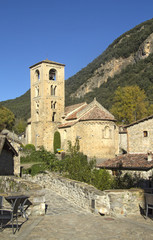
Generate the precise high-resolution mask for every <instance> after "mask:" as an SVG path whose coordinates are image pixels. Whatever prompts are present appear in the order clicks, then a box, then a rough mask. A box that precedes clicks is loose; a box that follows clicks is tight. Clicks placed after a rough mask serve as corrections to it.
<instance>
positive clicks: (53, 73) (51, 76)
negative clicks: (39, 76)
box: [49, 69, 56, 81]
mask: <svg viewBox="0 0 153 240" xmlns="http://www.w3.org/2000/svg"><path fill="white" fill-rule="evenodd" d="M49 80H53V81H55V80H56V70H55V69H50V70H49Z"/></svg>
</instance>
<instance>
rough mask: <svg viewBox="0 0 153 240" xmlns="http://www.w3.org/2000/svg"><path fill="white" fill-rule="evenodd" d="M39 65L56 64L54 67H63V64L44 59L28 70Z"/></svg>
mask: <svg viewBox="0 0 153 240" xmlns="http://www.w3.org/2000/svg"><path fill="white" fill-rule="evenodd" d="M41 63H49V64H56V65H60V66H65V64H62V63H57V62H53V61H50V60H48V59H45V60H43V61H41V62H38V63H35V64H34V65H32V66H30V67H29V68H33V67H35V66H37V65H39V64H41Z"/></svg>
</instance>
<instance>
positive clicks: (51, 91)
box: [50, 85, 54, 96]
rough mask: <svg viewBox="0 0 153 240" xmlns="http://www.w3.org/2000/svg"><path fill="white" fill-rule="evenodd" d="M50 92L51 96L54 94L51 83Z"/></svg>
mask: <svg viewBox="0 0 153 240" xmlns="http://www.w3.org/2000/svg"><path fill="white" fill-rule="evenodd" d="M50 94H51V96H54V87H53V85H51V87H50Z"/></svg>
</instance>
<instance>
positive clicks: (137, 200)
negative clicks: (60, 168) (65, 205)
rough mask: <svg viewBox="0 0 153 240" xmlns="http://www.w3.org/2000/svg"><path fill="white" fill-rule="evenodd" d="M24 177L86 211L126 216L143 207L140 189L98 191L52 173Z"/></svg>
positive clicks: (138, 211) (136, 213) (138, 212)
mask: <svg viewBox="0 0 153 240" xmlns="http://www.w3.org/2000/svg"><path fill="white" fill-rule="evenodd" d="M25 177H26V178H27V179H28V180H31V181H33V182H37V183H39V184H40V185H41V186H42V187H44V188H47V189H52V190H54V191H56V192H57V193H58V194H60V195H62V196H63V197H64V198H66V199H68V201H71V202H73V203H74V204H77V205H78V206H80V207H82V208H84V209H86V210H87V211H92V212H96V213H98V212H99V213H101V214H106V215H112V216H127V215H132V214H135V215H138V214H140V206H141V207H142V208H144V192H143V190H141V189H130V190H107V191H100V190H98V189H96V188H94V187H93V186H91V185H88V184H86V183H81V182H78V181H74V180H70V179H66V178H64V177H61V176H59V175H57V174H53V173H48V174H44V175H43V174H40V175H37V176H35V177H31V176H27V175H26V176H25Z"/></svg>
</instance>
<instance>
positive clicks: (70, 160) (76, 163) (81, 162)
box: [63, 139, 96, 183]
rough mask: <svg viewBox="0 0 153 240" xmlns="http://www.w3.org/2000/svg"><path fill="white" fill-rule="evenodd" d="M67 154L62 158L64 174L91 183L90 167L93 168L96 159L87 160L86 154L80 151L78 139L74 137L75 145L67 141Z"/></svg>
mask: <svg viewBox="0 0 153 240" xmlns="http://www.w3.org/2000/svg"><path fill="white" fill-rule="evenodd" d="M68 145H69V148H68V153H69V154H68V155H67V156H66V157H65V159H64V162H65V164H64V169H63V170H64V171H65V172H66V174H65V176H66V177H68V178H71V179H74V180H78V181H81V182H86V183H91V180H92V169H93V168H94V166H95V164H96V161H95V160H94V159H92V160H90V161H88V160H87V156H86V155H84V154H83V153H81V152H80V151H79V150H80V146H79V140H78V139H76V142H75V145H74V146H73V145H72V143H71V142H70V141H68Z"/></svg>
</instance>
